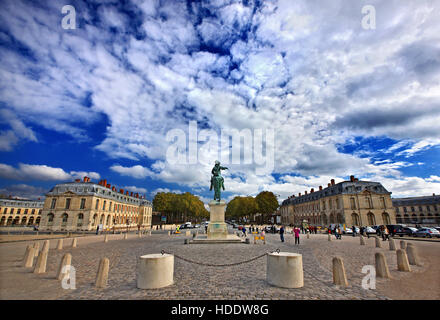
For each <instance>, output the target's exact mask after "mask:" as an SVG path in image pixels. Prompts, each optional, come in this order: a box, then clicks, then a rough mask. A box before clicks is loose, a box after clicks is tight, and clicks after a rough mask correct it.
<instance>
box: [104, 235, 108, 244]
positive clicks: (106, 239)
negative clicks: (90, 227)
mask: <svg viewBox="0 0 440 320" xmlns="http://www.w3.org/2000/svg"><path fill="white" fill-rule="evenodd" d="M104 242H108V234H106V235H105V237H104Z"/></svg>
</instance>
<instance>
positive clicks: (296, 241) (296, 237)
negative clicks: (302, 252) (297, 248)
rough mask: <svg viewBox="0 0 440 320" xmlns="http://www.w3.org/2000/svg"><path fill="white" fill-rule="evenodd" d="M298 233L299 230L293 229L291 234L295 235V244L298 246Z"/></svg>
mask: <svg viewBox="0 0 440 320" xmlns="http://www.w3.org/2000/svg"><path fill="white" fill-rule="evenodd" d="M299 232H300V229H299V228H295V229H293V233H294V234H295V244H299Z"/></svg>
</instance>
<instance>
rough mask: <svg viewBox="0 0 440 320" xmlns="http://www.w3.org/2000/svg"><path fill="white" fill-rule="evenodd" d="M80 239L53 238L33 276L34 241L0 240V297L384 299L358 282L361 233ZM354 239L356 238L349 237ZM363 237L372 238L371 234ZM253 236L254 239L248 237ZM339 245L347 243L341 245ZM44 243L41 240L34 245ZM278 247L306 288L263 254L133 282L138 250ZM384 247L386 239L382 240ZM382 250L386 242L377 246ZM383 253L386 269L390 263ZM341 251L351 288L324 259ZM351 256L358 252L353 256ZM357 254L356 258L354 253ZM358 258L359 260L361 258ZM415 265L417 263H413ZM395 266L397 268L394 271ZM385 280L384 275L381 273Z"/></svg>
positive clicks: (211, 255)
mask: <svg viewBox="0 0 440 320" xmlns="http://www.w3.org/2000/svg"><path fill="white" fill-rule="evenodd" d="M103 238H104V237H103V236H89V237H85V238H78V247H77V248H69V246H70V243H71V240H69V239H65V240H64V249H63V250H55V247H56V243H57V241H58V240H52V241H51V250H50V252H49V258H48V268H47V273H46V274H43V275H35V274H33V273H32V270H31V269H25V268H23V267H21V260H22V258H23V255H24V251H25V248H26V245H28V244H29V243H32V242H21V243H9V244H1V245H0V256H1V258H2V259H1V262H0V298H1V299H176V300H180V299H213V300H222V299H233V300H247V299H257V300H258V299H301V300H315V299H316V300H325V299H387V297H386V296H384V295H383V294H381V293H380V292H379V291H378V290H364V289H362V287H361V278H362V276H364V274H362V273H361V272H360V269H361V268H362V267H361V265H363V264H373V265H374V251H375V250H376V249H375V248H371V244H370V243H369V242H368V245H367V246H365V247H362V248H361V247H360V246H359V245H357V246H356V243H357V244H358V243H359V238H355V239H348V237H347V238H346V239H344V240H342V241H339V242H337V241H332V242H328V241H327V236H326V235H312V237H311V239H306V238H305V236H303V235H302V240H301V242H302V243H301V245H300V246H295V245H294V244H293V238H292V235H287V237H286V238H287V242H285V243H281V242H280V240H279V236H278V235H267V244H263V243H261V242H260V243H259V244H256V245H254V244H209V245H207V244H189V245H185V244H184V239H185V236H183V235H173V236H168V235H166V234H164V233H156V234H155V233H153V235H152V236H148V235H145V236H143V237H142V238H138V236H137V235H135V234H130V235H129V238H128V239H127V240H123V235H120V234H117V235H110V236H109V242H107V243H104V242H103ZM355 241H356V243H355ZM368 241H374V240H373V239H370V240H368ZM251 243H252V242H251ZM344 247H345V249H344ZM41 248H42V242H41V244H40V249H41ZM277 248H279V249H280V250H281V251H287V252H297V253H300V254H302V255H303V265H304V287H303V288H299V289H284V288H278V287H273V286H271V285H269V284H267V282H266V259H267V258H266V257H263V258H260V259H258V260H255V261H252V262H249V263H246V264H241V265H237V266H231V267H206V266H201V265H198V264H193V263H188V262H185V261H183V260H180V259H177V258H175V269H174V284H173V285H171V286H168V287H166V288H161V289H153V290H141V289H137V288H136V265H137V259H138V257H139V256H141V255H145V254H150V253H160V251H161V250H162V249H163V250H165V251H168V252H172V253H175V254H176V255H179V256H182V257H185V258H186V259H190V260H194V261H200V262H203V263H212V264H225V263H233V262H240V261H244V260H248V259H250V258H253V257H256V256H258V255H261V254H263V253H265V252H269V251H273V250H275V249H277ZM386 248H388V246H386ZM380 250H382V251H383V252H385V253H386V251H387V249H385V246H384V249H380ZM66 252H70V253H71V254H72V265H73V266H74V267H75V269H76V289H75V290H64V289H62V288H61V284H60V281H57V280H56V279H55V274H56V270H57V268H58V265H59V263H60V261H61V258H62V256H63V255H64V254H65V253H66ZM391 254H393V253H392V252H390V253H389V254H388V253H387V259H388V260H389V261H388V263H389V266H390V270H392V269H393V268H395V266H394V265H393V263H392V261H391V258H390V255H391ZM336 255H340V256H343V258H344V263H345V268H346V270H347V277H348V280H349V283H350V285H349V287H347V288H339V287H336V286H335V285H333V283H332V274H331V268H330V267H329V266H330V265H329V261H330V263H331V259H332V257H333V256H336ZM356 255H357V257H356ZM102 257H107V258H109V260H110V272H109V279H108V287H107V288H105V289H97V288H95V287H94V281H95V277H96V272H97V270H98V265H99V260H100V259H101V258H102ZM357 259H358V260H357ZM359 259H360V260H359ZM418 268H419V269H420V270H422V269H423V267H418ZM396 272H397V271H396ZM380 281H386V280H380Z"/></svg>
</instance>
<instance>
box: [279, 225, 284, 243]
mask: <svg viewBox="0 0 440 320" xmlns="http://www.w3.org/2000/svg"><path fill="white" fill-rule="evenodd" d="M280 239H281V242H284V226H281V228H280Z"/></svg>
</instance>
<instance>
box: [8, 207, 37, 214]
mask: <svg viewBox="0 0 440 320" xmlns="http://www.w3.org/2000/svg"><path fill="white" fill-rule="evenodd" d="M14 212H15V208H11V210H9V214H14ZM36 212H37V210H36V209H32V210H31V214H35V213H36ZM41 212H42V209H40V210H38V214H41ZM7 213H8V208H4V209H3V214H7ZM28 213H29V209H24V211H23V214H28ZM16 214H21V209H17V213H16Z"/></svg>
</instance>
